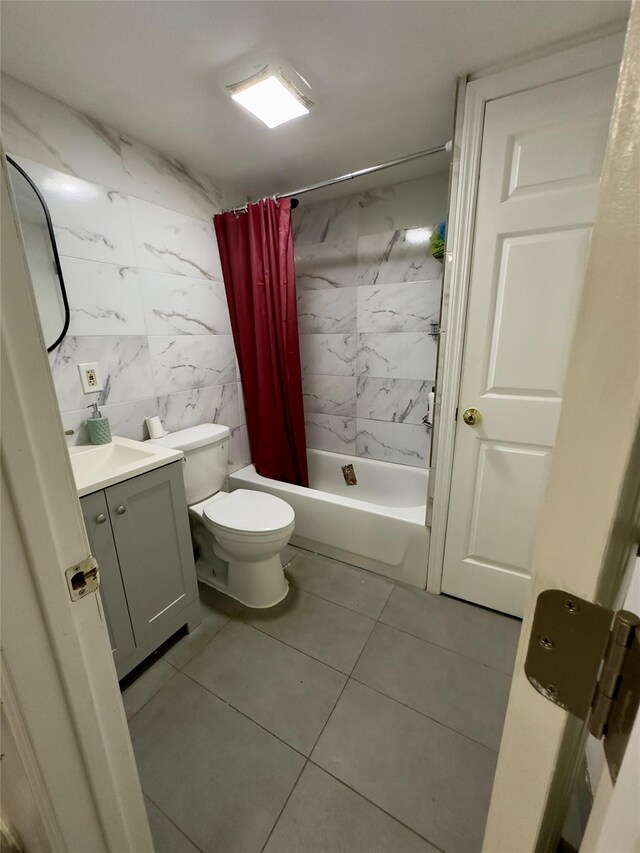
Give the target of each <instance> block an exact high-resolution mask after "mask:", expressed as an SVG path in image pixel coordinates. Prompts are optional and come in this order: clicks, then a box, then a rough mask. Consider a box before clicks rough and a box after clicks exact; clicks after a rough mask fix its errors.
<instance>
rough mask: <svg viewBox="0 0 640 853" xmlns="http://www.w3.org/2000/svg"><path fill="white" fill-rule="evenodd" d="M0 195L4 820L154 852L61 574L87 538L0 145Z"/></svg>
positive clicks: (86, 603)
mask: <svg viewBox="0 0 640 853" xmlns="http://www.w3.org/2000/svg"><path fill="white" fill-rule="evenodd" d="M0 194H1V204H0V211H1V225H2V265H1V289H2V294H1V295H2V316H1V318H0V346H1V358H0V364H1V367H2V376H1V383H0V385H1V391H2V394H1V404H2V406H1V408H2V448H1V449H2V452H1V465H0V469H1V470H0V474H1V477H0V499H1V501H2V513H1V514H2V539H1V555H0V556H1V568H2V577H1V582H2V614H1V615H2V691H3V696H2V722H3V731H2V753H3V757H4V758H6V760H3V761H2V762H1V763H0V772H1V773H2V774H3V778H2V783H3V784H2V822H3V825H4V826H6V827H7V829H8V832H9V834H10V835H12V836H13V837H15V838H19V839H20V841H21V843H20V848H21V849H22V847H24V849H28V850H32V851H36V850H51V851H56V853H58V851H78V852H79V851H83V853H84V851H91V853H103V851H104V853H107V851H109V853H113V851H118V853H125V851H136V853H143V851H152V850H153V845H152V841H151V835H150V832H149V824H148V821H147V816H146V813H145V807H144V800H143V796H142V791H141V788H140V782H139V779H138V773H137V769H136V765H135V759H134V755H133V749H132V746H131V741H130V739H129V732H128V729H127V721H126V719H125V714H124V708H123V707H122V700H121V697H120V691H119V689H118V682H117V679H116V671H115V667H114V663H113V656H112V654H111V646H110V644H109V638H108V635H107V630H106V627H105V618H104V611H103V609H102V603H101V600H100V597H99V595H98V594H97V593H91V594H89V595H86V596H85V597H84V598H81V599H79V600H78V601H75V602H72V601H71V597H70V595H69V591H68V589H67V583H66V580H65V570H66V569H67V568H70V567H72V566H75V565H76V564H78V563H80V562H82V561H83V560H84V559H85V558H86V557H87V556H88V555H89V553H90V551H89V544H88V541H87V534H86V531H85V528H84V524H83V521H82V512H81V509H80V503H79V501H78V496H77V493H76V487H75V483H74V481H73V474H72V471H71V464H70V462H69V455H68V453H67V450H66V447H65V440H64V436H63V433H62V423H61V421H60V413H59V411H58V405H57V403H56V395H55V389H54V387H53V380H52V378H51V371H50V369H49V365H48V359H47V352H46V349H45V346H44V341H43V338H42V333H41V330H40V326H39V319H38V314H37V308H36V304H35V301H34V296H33V289H32V286H31V281H30V279H29V273H28V269H27V265H26V259H25V255H24V250H23V246H22V243H21V240H20V236H19V232H18V227H17V223H16V220H15V218H14V215H13V210H14V209H13V204H12V199H11V197H10V188H9V182H8V180H7V174H6V161H5V159H4V155H3V154H2V151H1V149H0ZM7 792H9V793H8V794H7ZM2 846H3V848H4V844H3V845H2Z"/></svg>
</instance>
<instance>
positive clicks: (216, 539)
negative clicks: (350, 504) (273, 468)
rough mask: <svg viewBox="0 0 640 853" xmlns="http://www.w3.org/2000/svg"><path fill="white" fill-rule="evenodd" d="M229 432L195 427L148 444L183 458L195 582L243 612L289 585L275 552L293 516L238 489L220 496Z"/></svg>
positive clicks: (274, 599)
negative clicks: (226, 597) (236, 604)
mask: <svg viewBox="0 0 640 853" xmlns="http://www.w3.org/2000/svg"><path fill="white" fill-rule="evenodd" d="M229 435H230V433H229V428H228V427H226V426H222V425H220V424H200V425H199V426H195V427H190V428H189V429H183V430H178V431H177V432H171V433H168V434H167V435H165V436H164V437H163V438H158V439H151V440H152V441H153V442H154V443H157V444H162V445H164V446H165V447H171V448H174V449H176V450H182V451H183V453H184V457H185V458H184V463H185V464H184V466H183V472H184V484H185V490H186V493H187V504H188V505H189V515H190V517H191V529H192V536H193V541H194V543H195V545H196V546H197V549H198V557H197V560H196V572H197V574H198V580H200V581H202V582H203V583H206V584H208V585H209V586H212V587H214V588H215V589H218V590H220V591H221V592H224V593H225V594H226V595H230V596H231V597H232V598H235V599H237V600H238V601H240V602H242V604H245V605H247V606H248V607H255V608H265V607H273V605H274V604H277V603H278V602H279V601H282V599H283V598H284V597H285V596H286V594H287V592H288V590H289V583H288V581H287V579H286V577H285V574H284V570H283V568H282V560H281V559H280V553H281V552H282V550H283V549H284V548H285V546H286V545H287V543H288V542H289V539H290V538H291V535H292V533H293V528H294V522H295V513H294V511H293V509H292V507H290V506H289V504H288V503H286V501H283V500H282V499H281V498H277V497H275V496H274V495H268V494H265V493H264V492H257V491H250V490H248V489H238V490H237V491H235V492H230V493H228V492H222V491H220V490H221V489H222V486H223V484H224V481H225V477H226V476H227V473H228V461H229Z"/></svg>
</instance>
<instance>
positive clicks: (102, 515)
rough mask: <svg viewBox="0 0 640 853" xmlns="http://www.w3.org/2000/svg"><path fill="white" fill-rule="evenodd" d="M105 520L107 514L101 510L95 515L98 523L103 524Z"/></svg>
mask: <svg viewBox="0 0 640 853" xmlns="http://www.w3.org/2000/svg"><path fill="white" fill-rule="evenodd" d="M106 520H107V516H106V515H105V514H104V513H103V512H101V513H100V515H96V521H97V522H98V524H104V523H105V521H106Z"/></svg>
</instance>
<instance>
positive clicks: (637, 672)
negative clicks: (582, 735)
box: [524, 589, 640, 782]
mask: <svg viewBox="0 0 640 853" xmlns="http://www.w3.org/2000/svg"><path fill="white" fill-rule="evenodd" d="M524 670H525V673H526V675H527V678H528V679H529V681H530V682H531V684H532V685H533V687H535V689H536V690H537V691H538V693H541V694H542V695H543V696H544V697H546V698H547V699H549V701H551V702H553V703H554V704H555V705H559V706H560V707H561V708H563V709H564V710H565V711H569V713H570V714H574V715H575V716H576V717H579V718H580V719H581V720H585V721H587V727H588V729H589V731H590V732H591V734H592V735H594V737H596V738H604V751H605V756H606V759H607V765H608V767H609V772H610V773H611V778H612V779H613V781H614V782H615V780H616V777H617V775H618V771H619V770H620V763H621V762H622V756H623V755H624V751H625V748H626V745H627V741H628V740H629V735H630V733H631V728H632V726H633V722H634V720H635V717H636V713H637V711H638V704H640V618H638V616H636V615H635V613H631V612H629V611H628V610H619V611H618V612H617V613H614V612H613V610H609V609H607V608H606V607H602V606H600V605H599V604H593V603H592V602H590V601H585V600H584V599H582V598H578V597H577V596H575V595H570V594H569V593H567V592H563V591H562V590H560V589H547V590H545V591H544V592H542V593H540V595H539V596H538V601H537V602H536V611H535V615H534V617H533V626H532V628H531V636H530V638H529V648H528V650H527V659H526V661H525V665H524Z"/></svg>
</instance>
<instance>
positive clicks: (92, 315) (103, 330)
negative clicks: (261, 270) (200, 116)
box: [1, 75, 356, 464]
mask: <svg viewBox="0 0 640 853" xmlns="http://www.w3.org/2000/svg"><path fill="white" fill-rule="evenodd" d="M1 95H2V130H3V142H4V143H5V147H6V149H7V151H8V152H9V153H10V154H12V155H13V156H14V157H15V159H16V160H17V161H18V162H19V163H20V164H21V165H22V166H23V167H24V168H25V170H26V172H27V173H28V174H29V175H30V177H31V178H32V179H33V180H34V182H35V183H36V185H37V186H38V188H39V189H40V191H41V192H42V193H43V195H44V196H45V198H46V200H47V203H48V205H49V208H50V210H51V213H52V218H53V222H54V227H55V229H56V236H57V242H58V249H59V252H60V254H61V260H62V265H63V270H64V273H65V279H66V283H67V292H68V296H69V302H70V310H71V326H70V334H69V335H68V336H67V338H66V339H65V340H64V341H63V343H62V345H61V346H60V347H59V348H58V349H56V350H55V352H53V353H51V355H50V363H51V366H52V372H53V377H54V383H55V385H56V391H57V394H58V400H59V404H60V408H61V411H62V417H63V422H64V424H65V427H66V428H68V429H73V430H74V434H73V435H72V436H70V437H68V441H69V442H70V443H86V442H87V441H88V436H87V434H86V428H85V425H84V422H85V420H86V417H87V415H88V411H87V408H86V406H88V405H89V403H90V402H91V401H92V400H93V399H95V398H97V399H98V400H99V402H100V406H101V410H102V412H103V414H104V415H106V416H108V417H109V419H110V422H111V428H112V432H113V434H114V435H123V436H126V437H130V438H136V439H144V438H146V437H147V435H146V428H145V425H144V421H145V418H147V417H152V416H154V415H160V417H161V418H163V420H164V421H165V426H166V427H167V428H168V429H171V430H175V429H181V428H183V427H187V426H192V425H194V424H196V423H201V422H218V423H224V424H227V425H228V426H229V427H230V428H232V429H233V431H234V435H235V436H237V446H238V453H237V454H236V456H237V459H238V462H239V463H240V462H241V463H242V464H246V463H247V462H249V461H250V457H248V455H247V454H248V452H249V451H248V448H249V445H248V441H247V440H246V436H245V438H244V439H243V430H242V429H241V424H244V421H245V415H244V406H243V403H242V400H241V389H240V385H239V383H238V382H237V378H238V377H237V372H236V366H235V365H236V359H235V351H234V347H233V341H232V337H231V325H230V322H229V312H228V309H227V303H226V298H225V294H224V286H223V284H222V273H221V267H220V261H219V257H218V251H217V245H216V241H215V236H214V230H213V224H212V222H211V216H212V215H213V214H214V213H216V212H217V211H218V210H220V209H221V207H222V193H221V189H220V187H219V185H218V184H217V182H216V181H214V180H213V179H212V178H211V177H209V176H207V175H203V174H201V173H199V172H197V171H194V170H192V169H188V168H186V167H185V166H183V165H182V164H181V163H179V162H178V161H176V160H175V159H174V158H172V157H170V156H166V155H165V154H163V153H162V152H159V151H156V150H154V149H152V148H150V147H149V146H147V145H144V144H142V143H141V142H138V141H137V140H134V139H131V138H130V137H128V136H126V135H124V134H122V133H119V132H118V131H116V130H114V129H112V128H109V127H106V126H104V125H102V124H100V123H98V122H95V121H93V120H92V119H90V118H88V117H87V116H84V115H82V114H81V113H79V112H77V111H76V110H74V109H72V108H71V107H68V106H67V105H65V104H62V103H60V102H59V101H55V100H54V99H52V98H49V97H47V96H46V95H43V94H42V93H41V92H37V91H35V90H34V89H31V88H30V87H28V86H25V85H24V84H22V83H19V82H17V81H15V80H13V79H12V78H7V77H6V75H3V77H2V91H1ZM352 254H353V257H355V254H356V252H355V241H354V244H353V253H352ZM353 283H355V277H354V282H353ZM354 346H355V345H354ZM152 356H153V358H152ZM354 357H355V349H354ZM83 362H97V363H98V366H99V367H100V371H101V374H102V379H103V382H104V391H103V392H101V393H100V394H95V395H89V396H86V395H84V394H83V392H82V389H81V386H80V379H79V375H78V370H77V366H76V365H77V364H78V363H83ZM244 433H246V430H244Z"/></svg>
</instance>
